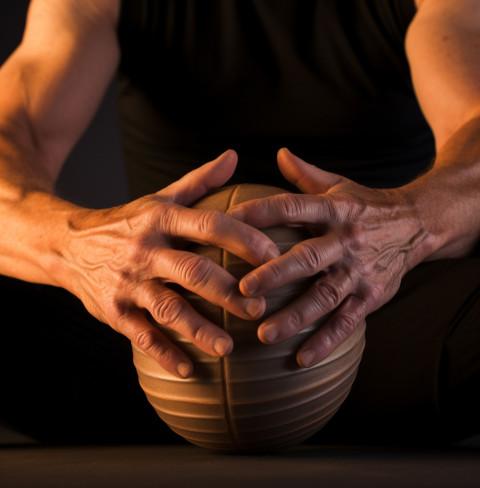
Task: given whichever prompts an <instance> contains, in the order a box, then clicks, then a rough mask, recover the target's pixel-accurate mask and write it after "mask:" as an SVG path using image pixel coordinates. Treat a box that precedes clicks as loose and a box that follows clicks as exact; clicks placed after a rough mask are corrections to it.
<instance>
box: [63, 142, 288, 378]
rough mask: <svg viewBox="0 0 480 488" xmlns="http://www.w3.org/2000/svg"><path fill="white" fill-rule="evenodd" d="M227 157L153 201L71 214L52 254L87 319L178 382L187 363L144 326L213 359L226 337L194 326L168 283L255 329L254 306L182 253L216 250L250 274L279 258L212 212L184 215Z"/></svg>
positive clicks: (257, 310)
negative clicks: (195, 246)
mask: <svg viewBox="0 0 480 488" xmlns="http://www.w3.org/2000/svg"><path fill="white" fill-rule="evenodd" d="M236 160H237V157H236V154H235V152H233V151H228V152H226V153H225V154H223V155H222V156H220V157H219V158H217V159H216V160H215V161H212V162H210V163H208V164H205V165H203V166H201V167H200V168H199V169H197V170H195V171H192V172H191V173H189V174H188V175H186V176H185V177H184V178H182V179H181V180H179V181H178V182H176V183H174V184H172V185H171V186H169V187H167V188H165V189H164V190H162V191H159V192H158V193H156V194H154V195H149V196H146V197H143V198H141V199H139V200H136V201H133V202H131V203H129V204H127V205H124V206H120V207H117V208H113V209H109V210H85V209H81V210H79V211H78V212H77V213H76V214H75V215H74V217H73V218H72V219H71V225H70V227H71V232H70V233H69V235H68V236H67V239H66V241H65V243H64V247H62V248H61V249H60V250H59V253H61V255H62V258H63V260H62V266H61V267H66V268H67V269H68V271H67V273H66V274H64V275H63V283H61V284H62V285H63V286H64V287H65V288H67V289H69V290H70V291H71V292H72V293H74V294H75V295H77V296H78V297H79V298H80V299H81V300H82V301H83V303H84V304H85V306H86V308H87V309H88V310H89V312H90V313H92V314H93V315H94V316H95V317H97V318H98V319H100V320H101V321H103V322H106V323H107V324H109V325H110V326H111V327H112V328H114V329H115V330H117V331H118V332H120V333H122V334H124V335H125V336H126V337H128V338H129V339H130V340H131V341H132V342H133V343H134V344H135V345H136V346H137V347H139V348H140V349H142V350H143V351H144V352H145V353H147V354H148V355H150V356H151V357H152V358H154V359H155V360H156V361H158V362H159V363H160V364H161V365H162V366H163V367H165V369H167V370H168V371H170V372H171V373H173V374H175V375H177V376H179V377H188V376H190V375H191V373H192V363H191V360H190V359H189V358H188V357H187V356H186V355H185V354H184V353H183V352H182V351H181V350H180V349H179V348H178V347H176V346H174V345H173V344H172V343H171V342H170V341H169V340H167V338H166V337H164V336H163V335H162V334H161V332H160V331H159V330H158V329H157V328H156V327H155V326H154V325H152V323H151V321H150V320H149V317H148V315H150V316H151V317H152V318H153V319H154V320H155V321H156V322H158V323H161V324H162V325H165V326H167V327H171V328H172V329H174V330H176V331H177V332H179V333H180V334H182V335H183V336H185V337H186V338H187V339H188V340H190V341H191V342H193V343H194V344H195V345H196V346H197V347H199V348H200V349H201V350H203V351H205V352H206V353H208V354H211V355H212V356H217V357H219V356H224V355H227V354H229V352H230V351H231V349H232V347H233V344H232V339H231V338H230V336H229V335H228V334H227V333H226V332H225V331H223V330H222V329H220V328H219V327H217V326H216V325H215V324H213V323H211V322H209V321H208V320H207V319H205V318H204V317H202V316H200V315H199V314H198V313H197V312H196V311H195V310H194V309H193V308H192V307H191V306H190V305H189V304H188V303H187V301H186V300H184V299H183V298H181V297H180V296H179V295H178V294H177V293H175V292H174V291H173V290H172V289H171V288H169V287H168V286H167V285H168V283H177V284H179V285H181V286H182V287H184V288H187V289H189V290H190V291H192V292H194V293H197V294H198V295H201V296H202V297H204V298H205V299H207V300H208V301H210V302H212V303H214V304H216V305H218V306H221V307H224V308H226V309H227V310H228V311H229V312H231V313H233V314H235V315H237V316H239V317H241V318H244V319H258V318H259V317H260V316H261V315H262V314H263V313H264V310H265V301H264V299H263V298H245V297H244V296H243V295H242V294H241V293H240V292H239V289H238V282H237V281H236V280H235V279H234V278H233V277H232V276H231V275H230V274H229V273H228V272H227V271H225V270H224V269H223V268H221V267H220V266H218V265H216V264H214V263H213V262H212V261H210V260H208V259H207V258H204V257H200V256H197V255H195V254H192V253H189V252H187V251H184V250H181V249H180V248H181V246H182V243H184V242H185V241H195V242H198V243H203V244H210V245H215V246H219V247H222V248H224V249H226V250H228V251H229V252H232V253H234V254H236V255H238V256H240V257H241V258H243V259H245V260H246V261H248V262H249V263H251V264H252V265H254V266H258V265H261V264H263V263H264V262H266V261H268V260H269V259H270V258H272V257H275V256H278V255H279V252H278V249H277V248H276V246H275V245H274V244H273V242H272V241H270V239H268V238H267V237H266V236H265V234H263V233H262V232H260V231H259V230H256V229H254V228H252V227H250V226H248V225H246V224H244V223H241V222H238V221H237V220H235V219H233V218H231V217H228V216H226V215H225V214H222V213H221V212H214V211H202V210H194V209H190V208H187V206H188V205H191V204H193V203H194V202H195V201H196V200H198V199H199V198H201V197H202V196H203V195H204V194H206V193H207V192H208V191H209V190H211V189H213V188H216V187H219V186H222V185H223V184H224V183H225V182H226V181H227V180H228V179H229V178H230V176H231V175H232V173H233V171H234V169H235V165H236Z"/></svg>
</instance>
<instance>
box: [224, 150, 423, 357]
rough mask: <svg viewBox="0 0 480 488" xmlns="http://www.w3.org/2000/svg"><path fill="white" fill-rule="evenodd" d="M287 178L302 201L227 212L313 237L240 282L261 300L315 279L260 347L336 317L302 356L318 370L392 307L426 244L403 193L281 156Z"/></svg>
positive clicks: (271, 320) (287, 198)
mask: <svg viewBox="0 0 480 488" xmlns="http://www.w3.org/2000/svg"><path fill="white" fill-rule="evenodd" d="M278 163H279V167H280V170H281V171H282V174H283V175H284V176H285V177H286V178H287V180H289V181H290V182H292V183H293V184H295V185H296V186H297V187H298V188H299V189H300V190H301V191H302V192H304V193H305V194H304V195H300V194H288V193H285V194H280V195H276V196H273V197H268V198H264V199H258V200H251V201H249V202H246V203H243V204H241V205H238V206H236V207H234V208H232V209H231V210H230V211H229V212H228V213H229V214H230V215H232V216H234V217H235V218H237V219H239V220H241V221H243V222H245V223H247V224H249V225H252V226H254V227H258V228H266V227H270V226H274V225H282V224H283V225H299V224H301V225H305V226H307V227H308V228H309V229H310V230H311V231H312V232H313V235H314V237H313V238H312V239H309V240H306V241H304V242H301V243H299V244H297V245H296V246H294V247H293V248H292V249H291V250H290V251H289V252H287V253H285V254H284V255H282V256H280V257H278V258H276V259H273V260H272V261H269V262H268V263H266V264H264V265H262V266H260V267H259V268H257V269H255V270H254V271H252V272H250V273H249V274H248V275H246V276H245V277H244V278H243V279H242V280H241V281H240V290H241V292H242V293H243V294H244V295H245V296H247V297H258V296H261V295H264V294H265V293H268V292H270V291H272V290H274V289H276V288H279V287H281V286H283V285H285V284H286V283H289V282H293V281H295V280H298V279H300V278H305V277H309V276H317V277H318V278H317V279H316V281H315V283H314V284H313V286H311V288H310V289H309V290H308V291H307V292H306V293H305V294H304V295H303V296H301V297H300V298H298V299H297V300H295V301H294V302H293V303H291V304H290V305H289V306H287V307H286V308H285V309H283V310H281V311H279V312H277V313H275V314H273V315H272V316H270V317H268V318H267V319H266V321H265V322H263V323H262V324H261V325H260V327H259V330H258V336H259V338H260V340H262V342H265V343H276V342H280V341H283V340H284V339H287V338H289V337H291V336H293V335H295V334H296V333H297V332H298V331H300V330H302V329H304V328H305V327H307V326H308V325H309V324H311V323H312V322H314V321H315V320H317V319H318V318H320V317H322V316H324V315H326V314H328V313H330V312H332V315H331V317H330V318H329V320H328V321H327V323H326V324H325V325H324V326H323V327H322V328H321V329H320V330H319V331H318V332H316V333H315V334H314V335H313V336H312V337H311V338H310V339H309V340H308V341H306V343H305V344H303V345H302V347H301V349H300V350H299V351H298V355H297V361H298V363H299V364H300V365H301V366H304V367H308V366H313V365H314V364H317V363H318V362H320V361H321V360H322V359H324V358H325V357H327V356H328V355H329V354H330V353H331V352H332V351H333V350H334V349H335V348H336V347H337V346H338V345H340V343H342V342H343V341H344V340H345V339H346V338H347V337H348V336H349V335H351V334H352V332H353V331H354V329H355V328H356V327H357V325H359V324H360V323H361V321H362V320H363V319H364V318H365V317H366V316H367V315H368V314H369V313H371V312H373V311H374V310H376V309H378V308H379V307H380V306H382V305H383V304H384V303H386V302H387V301H388V300H390V299H391V298H392V297H393V295H394V294H395V293H396V291H397V290H398V288H399V285H400V281H401V279H402V277H403V276H404V274H405V273H406V272H407V271H408V270H409V269H411V268H412V267H413V266H414V265H416V264H417V263H418V262H419V261H420V260H421V258H420V257H419V255H418V254H419V252H418V249H416V247H417V246H418V245H419V243H421V242H422V241H423V240H424V239H425V238H426V232H425V231H424V230H423V228H422V225H421V222H420V221H419V219H418V218H417V217H416V216H415V213H414V211H413V209H412V206H411V205H410V204H409V202H408V201H407V199H406V197H405V196H404V194H403V193H402V192H401V191H400V190H374V189H369V188H366V187H363V186H361V185H358V184H356V183H354V182H353V181H350V180H348V179H346V178H344V177H341V176H338V175H335V174H332V173H327V172H325V171H322V170H320V169H318V168H317V167H315V166H312V165H310V164H307V163H305V162H304V161H302V160H300V159H299V158H297V157H295V156H294V155H292V154H291V153H290V152H289V151H288V150H286V149H282V150H280V151H279V154H278Z"/></svg>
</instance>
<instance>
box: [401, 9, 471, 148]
mask: <svg viewBox="0 0 480 488" xmlns="http://www.w3.org/2000/svg"><path fill="white" fill-rule="evenodd" d="M406 49H407V55H408V59H409V63H410V68H411V73H412V79H413V84H414V88H415V92H416V94H417V98H418V100H419V103H420V106H421V108H422V110H423V112H424V114H425V117H426V119H427V121H428V122H429V124H430V126H431V128H432V130H433V132H434V135H435V139H436V144H437V148H439V147H440V146H442V145H443V143H444V142H445V141H446V140H447V139H448V138H449V137H450V136H451V135H452V134H453V133H454V132H455V131H456V130H457V129H458V128H460V127H461V126H462V125H463V124H464V123H466V122H468V121H469V120H470V119H471V118H473V117H475V116H480V62H479V59H480V2H478V0H424V1H423V2H422V4H421V7H420V8H419V10H418V13H417V14H416V16H415V18H414V20H413V21H412V24H411V25H410V27H409V30H408V33H407V38H406Z"/></svg>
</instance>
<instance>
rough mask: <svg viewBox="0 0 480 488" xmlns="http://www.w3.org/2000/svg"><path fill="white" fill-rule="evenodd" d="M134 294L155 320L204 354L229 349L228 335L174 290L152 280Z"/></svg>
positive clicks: (216, 353)
mask: <svg viewBox="0 0 480 488" xmlns="http://www.w3.org/2000/svg"><path fill="white" fill-rule="evenodd" d="M134 295H135V297H134V299H135V303H136V304H137V305H138V306H139V307H141V308H145V309H146V310H148V311H149V312H150V314H151V316H152V317H153V319H154V320H155V321H156V322H158V323H159V324H161V325H164V326H166V327H169V328H171V329H172V330H175V331H176V332H178V333H179V334H181V335H182V336H183V337H185V338H186V339H188V340H189V341H190V342H192V343H193V344H195V346H197V347H198V348H199V349H201V350H202V351H204V352H206V353H207V354H210V355H211V356H217V357H218V356H225V355H227V354H229V353H230V352H231V350H232V348H233V342H232V339H231V337H230V336H229V335H228V334H227V333H226V332H225V331H224V330H223V329H221V328H220V327H218V326H216V325H215V324H213V323H212V322H210V321H209V320H207V319H206V318H205V317H203V316H202V315H200V314H199V313H198V312H197V311H196V310H195V309H194V308H193V307H192V306H191V305H190V304H189V303H188V301H187V300H185V299H184V298H183V297H181V296H180V295H178V293H176V292H175V291H173V290H171V289H169V288H168V287H166V286H164V285H161V284H160V283H158V282H157V281H154V280H151V281H146V282H144V283H143V284H142V285H141V286H138V287H137V289H136V292H135V293H134Z"/></svg>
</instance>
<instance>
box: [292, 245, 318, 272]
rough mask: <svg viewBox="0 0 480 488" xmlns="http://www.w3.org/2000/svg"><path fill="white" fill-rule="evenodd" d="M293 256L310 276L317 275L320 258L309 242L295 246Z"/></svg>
mask: <svg viewBox="0 0 480 488" xmlns="http://www.w3.org/2000/svg"><path fill="white" fill-rule="evenodd" d="M293 254H294V257H295V258H296V260H297V261H298V263H299V264H300V266H301V267H302V268H303V269H305V270H306V271H307V272H309V273H310V274H311V275H312V274H315V273H317V272H318V271H319V270H320V269H321V267H322V258H321V256H320V254H319V253H318V250H317V249H316V248H315V246H313V245H312V243H310V242H307V241H304V242H302V243H300V244H297V245H296V246H295V250H294V253H293Z"/></svg>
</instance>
